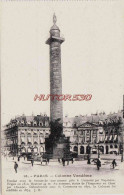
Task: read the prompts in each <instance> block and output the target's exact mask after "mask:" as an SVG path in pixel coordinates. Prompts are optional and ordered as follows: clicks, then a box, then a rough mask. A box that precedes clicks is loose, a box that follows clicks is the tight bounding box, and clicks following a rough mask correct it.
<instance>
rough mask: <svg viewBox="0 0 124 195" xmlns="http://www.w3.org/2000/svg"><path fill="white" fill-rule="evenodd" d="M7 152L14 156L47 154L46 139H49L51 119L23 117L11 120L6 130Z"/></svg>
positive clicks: (45, 117)
mask: <svg viewBox="0 0 124 195" xmlns="http://www.w3.org/2000/svg"><path fill="white" fill-rule="evenodd" d="M4 133H5V137H6V141H7V142H6V145H5V147H6V150H8V152H11V153H12V154H14V155H20V154H21V155H23V154H29V153H34V154H41V153H43V152H45V138H47V137H49V134H50V128H49V117H47V116H41V115H38V116H22V117H18V118H16V119H14V120H11V121H10V123H9V124H7V125H6V129H5V130H4Z"/></svg>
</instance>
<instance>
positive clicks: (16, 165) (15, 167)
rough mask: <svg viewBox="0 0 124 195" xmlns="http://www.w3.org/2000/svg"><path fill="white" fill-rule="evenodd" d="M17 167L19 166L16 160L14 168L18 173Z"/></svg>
mask: <svg viewBox="0 0 124 195" xmlns="http://www.w3.org/2000/svg"><path fill="white" fill-rule="evenodd" d="M17 168H18V164H17V163H16V162H15V164H14V169H15V172H16V173H17Z"/></svg>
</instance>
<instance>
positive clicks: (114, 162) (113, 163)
mask: <svg viewBox="0 0 124 195" xmlns="http://www.w3.org/2000/svg"><path fill="white" fill-rule="evenodd" d="M112 166H113V169H114V168H115V167H116V166H117V163H116V161H115V159H114V160H113V161H112Z"/></svg>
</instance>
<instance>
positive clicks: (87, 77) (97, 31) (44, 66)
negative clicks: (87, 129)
mask: <svg viewBox="0 0 124 195" xmlns="http://www.w3.org/2000/svg"><path fill="white" fill-rule="evenodd" d="M123 10H124V3H123V2H122V3H121V2H120V1H119V3H118V1H110V2H107V1H91V2H89V1H70V2H68V1H60V2H57V1H51V2H50V1H49V2H48V1H46V2H45V1H30V2H29V1H21V2H19V1H12V2H10V1H6V2H2V12H1V16H2V17H1V92H2V100H1V101H2V103H1V106H2V109H1V113H2V125H5V124H6V123H7V122H9V120H10V119H11V118H14V117H15V116H17V115H22V114H23V113H24V114H25V115H28V116H29V115H32V114H34V115H35V114H40V113H46V114H47V115H49V113H50V112H49V109H50V105H49V104H50V102H49V101H46V102H42V101H34V96H35V94H46V95H47V94H49V90H50V88H49V46H48V45H46V44H45V41H46V40H47V39H48V37H49V30H50V28H51V26H52V25H53V21H52V20H53V13H54V12H55V14H56V16H57V25H58V26H59V28H60V30H61V35H62V36H63V37H64V38H65V42H64V43H63V44H62V46H61V66H62V88H63V94H71V95H73V94H92V100H91V101H87V102H86V101H81V102H79V101H75V102H69V101H66V102H63V111H64V116H65V115H68V116H70V117H74V116H76V115H80V114H81V115H85V114H88V115H89V114H91V113H96V112H102V111H105V112H106V113H107V114H108V113H110V112H117V111H118V110H121V109H122V106H123V102H122V101H123V94H124V76H123V75H124V55H123V54H124V36H123V35H124V22H123V21H124V13H123Z"/></svg>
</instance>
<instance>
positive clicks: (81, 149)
mask: <svg viewBox="0 0 124 195" xmlns="http://www.w3.org/2000/svg"><path fill="white" fill-rule="evenodd" d="M80 154H84V146H81V147H80Z"/></svg>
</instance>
